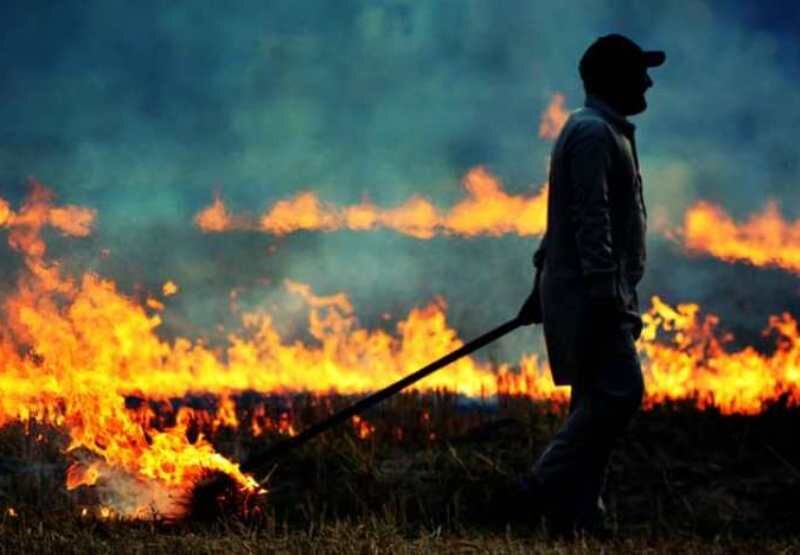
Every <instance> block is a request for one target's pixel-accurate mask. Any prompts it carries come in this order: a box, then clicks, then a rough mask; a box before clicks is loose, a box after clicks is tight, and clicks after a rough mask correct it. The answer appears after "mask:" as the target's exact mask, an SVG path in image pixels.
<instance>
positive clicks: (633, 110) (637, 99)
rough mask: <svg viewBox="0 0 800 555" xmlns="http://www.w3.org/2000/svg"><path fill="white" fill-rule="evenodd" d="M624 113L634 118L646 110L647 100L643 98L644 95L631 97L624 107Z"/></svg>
mask: <svg viewBox="0 0 800 555" xmlns="http://www.w3.org/2000/svg"><path fill="white" fill-rule="evenodd" d="M626 108H627V109H626V110H625V111H626V112H627V114H626V115H628V116H634V115H636V114H641V113H642V112H644V111H645V110H646V109H647V100H646V99H645V98H644V93H642V94H640V95H637V96H632V97H631V98H630V99H629V101H628V103H627V106H626Z"/></svg>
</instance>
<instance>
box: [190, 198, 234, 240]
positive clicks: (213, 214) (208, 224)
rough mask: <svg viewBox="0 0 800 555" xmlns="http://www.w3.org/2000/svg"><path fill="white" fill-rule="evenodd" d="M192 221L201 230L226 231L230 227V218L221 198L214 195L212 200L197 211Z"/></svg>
mask: <svg viewBox="0 0 800 555" xmlns="http://www.w3.org/2000/svg"><path fill="white" fill-rule="evenodd" d="M194 221H195V223H196V224H197V227H199V228H200V229H202V230H203V231H209V232H211V231H227V230H229V229H231V227H232V224H233V222H232V218H231V216H230V214H229V213H228V210H227V209H226V208H225V204H223V202H222V199H221V198H219V196H218V195H215V196H214V202H212V203H211V204H210V205H209V206H207V207H206V208H204V209H203V210H201V211H200V212H198V213H197V214H196V215H195V217H194Z"/></svg>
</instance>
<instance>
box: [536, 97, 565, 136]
mask: <svg viewBox="0 0 800 555" xmlns="http://www.w3.org/2000/svg"><path fill="white" fill-rule="evenodd" d="M566 100H567V99H566V97H565V96H564V95H563V94H561V93H556V94H554V95H553V98H552V99H551V100H550V104H548V105H547V108H546V109H545V111H544V112H543V113H542V116H541V118H540V119H539V137H540V138H542V139H549V140H555V139H556V138H557V137H558V134H559V133H561V129H562V128H563V127H564V124H565V123H567V118H569V110H567V108H566Z"/></svg>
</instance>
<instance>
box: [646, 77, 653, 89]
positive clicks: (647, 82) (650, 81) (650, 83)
mask: <svg viewBox="0 0 800 555" xmlns="http://www.w3.org/2000/svg"><path fill="white" fill-rule="evenodd" d="M644 86H645V88H646V89H649V88H650V87H652V86H653V80H652V79H650V76H649V75H647V74H645V76H644Z"/></svg>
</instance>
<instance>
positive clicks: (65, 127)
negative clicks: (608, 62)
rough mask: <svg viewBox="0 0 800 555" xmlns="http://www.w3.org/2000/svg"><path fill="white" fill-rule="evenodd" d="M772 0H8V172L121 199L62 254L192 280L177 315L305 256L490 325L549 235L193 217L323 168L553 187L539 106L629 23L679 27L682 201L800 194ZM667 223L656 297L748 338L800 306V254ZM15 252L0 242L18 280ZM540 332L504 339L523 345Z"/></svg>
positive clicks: (671, 135)
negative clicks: (238, 225) (697, 254)
mask: <svg viewBox="0 0 800 555" xmlns="http://www.w3.org/2000/svg"><path fill="white" fill-rule="evenodd" d="M761 4H764V3H763V2H756V1H755V0H748V1H737V2H720V1H695V0H676V1H670V2H668V3H666V2H664V3H654V2H647V3H646V2H636V1H633V0H631V1H627V2H625V1H620V0H613V1H607V2H598V1H593V2H544V1H542V2H533V1H521V0H513V1H512V0H505V1H503V2H497V1H490V0H486V1H469V0H439V1H422V0H417V1H413V0H372V1H366V0H363V1H355V0H330V1H322V0H316V1H307V2H300V1H289V0H285V1H265V0H258V1H247V2H246V1H235V2H225V3H221V2H212V1H200V0H193V1H166V0H164V1H158V2H157V1H153V0H139V1H137V2H122V1H116V0H82V1H78V0H76V1H71V2H50V1H48V2H45V1H17V2H3V4H2V7H0V45H1V46H0V68H1V70H2V71H1V73H0V196H1V197H3V198H6V199H8V200H10V201H12V203H14V204H15V205H16V203H18V202H19V200H21V199H22V198H23V196H24V194H25V190H26V182H27V179H28V177H29V176H34V177H36V178H37V179H39V180H40V181H42V182H43V183H45V184H46V185H48V186H49V187H51V188H52V189H54V190H55V191H57V194H58V199H59V202H61V203H74V204H81V205H86V206H91V207H94V208H96V209H97V210H98V225H97V230H96V232H95V234H94V235H93V237H91V238H89V239H65V240H61V239H58V238H55V237H54V238H53V241H54V244H53V248H54V250H55V253H56V254H58V255H60V256H64V257H66V258H67V259H68V260H70V263H71V264H72V265H73V266H74V267H75V268H79V269H81V270H84V269H91V270H94V271H98V272H100V273H102V274H103V275H106V276H110V277H113V278H115V279H116V280H117V281H118V282H119V283H120V286H121V287H122V288H123V290H124V291H126V292H129V293H134V294H142V293H137V292H142V291H148V290H149V291H158V289H159V288H160V285H161V283H163V282H164V281H165V280H166V279H173V280H175V281H176V282H177V283H178V284H179V286H180V287H181V292H180V293H179V294H178V295H177V296H175V297H172V298H170V299H169V301H168V303H167V304H168V311H167V325H166V327H165V330H164V332H165V333H166V334H171V333H180V334H184V335H190V336H195V335H212V334H213V333H214V328H215V325H216V324H218V323H225V324H231V322H232V317H231V316H230V314H229V309H228V294H229V292H230V291H231V290H232V289H234V288H236V289H237V290H239V291H240V292H241V304H242V305H244V306H246V307H265V308H269V306H270V304H271V303H272V302H273V301H274V300H275V299H278V298H281V297H282V296H283V293H282V291H281V283H282V280H283V279H285V278H290V279H294V280H298V281H303V282H307V283H310V284H311V285H312V286H313V288H314V289H315V291H317V292H319V293H323V294H324V293H332V292H335V291H346V292H347V293H349V294H350V295H351V296H352V297H353V299H354V301H355V305H356V309H357V312H358V313H359V315H360V317H361V321H362V322H363V323H365V324H366V325H370V326H377V325H386V324H385V323H383V322H382V320H381V319H380V315H381V314H383V313H386V312H388V313H391V314H392V316H394V317H400V316H403V315H405V314H406V313H407V311H408V310H409V309H410V308H411V307H413V306H420V305H422V304H425V303H427V302H428V301H430V300H431V299H432V298H433V297H435V296H441V297H444V298H446V299H447V302H448V305H449V317H450V320H451V322H452V323H453V325H455V326H456V327H457V328H458V330H459V331H460V332H461V333H462V334H463V335H465V336H470V335H474V334H476V333H479V332H481V331H482V330H483V329H485V328H489V327H491V326H494V325H495V324H497V323H499V322H500V321H503V320H505V319H506V318H508V317H510V316H511V315H513V314H515V313H516V311H517V309H518V306H519V304H520V303H521V301H522V300H523V298H524V297H525V295H526V294H527V291H528V289H529V287H530V280H531V266H530V253H531V252H532V250H533V249H534V248H535V246H536V244H537V243H538V239H532V238H519V237H511V236H509V237H503V238H494V239H489V238H485V239H459V238H438V239H434V240H431V241H420V240H416V239H413V238H408V237H405V236H402V235H399V234H395V233H391V232H376V233H350V232H339V233H300V234H296V235H292V236H289V237H285V238H282V239H278V238H274V237H270V236H268V235H263V234H258V233H251V232H237V233H227V234H221V235H204V234H202V233H200V232H199V230H197V229H196V228H195V227H194V226H193V225H192V216H193V215H194V214H195V213H196V212H197V211H198V210H200V209H201V208H203V207H204V206H206V205H207V204H208V203H209V202H210V201H211V199H212V197H213V194H214V192H218V193H220V194H221V195H222V196H223V198H224V199H225V201H226V203H227V205H228V206H229V208H231V209H232V210H233V211H236V212H241V211H249V212H251V213H258V212H261V211H263V209H264V208H266V207H267V206H268V205H270V204H271V203H273V202H274V201H275V200H278V199H280V198H284V197H286V196H288V195H291V194H293V193H294V192H296V191H298V190H301V189H310V190H314V191H316V192H318V193H319V195H320V196H321V197H322V198H323V199H325V200H328V201H333V202H339V203H350V202H358V201H359V200H361V198H362V197H363V196H364V195H368V196H369V198H370V199H372V200H373V201H374V202H376V203H377V204H379V205H387V206H389V205H392V204H395V203H399V202H401V201H403V200H405V199H406V198H407V197H408V196H409V195H410V194H411V193H422V194H424V195H426V196H428V197H430V198H431V199H432V200H433V201H434V202H436V203H437V204H439V205H441V206H443V207H444V206H447V205H449V204H450V203H452V202H454V201H455V200H457V199H458V198H460V195H461V189H460V180H461V178H462V177H463V175H464V174H465V173H466V172H467V171H468V170H469V169H470V168H471V167H473V166H475V165H479V164H480V165H485V166H487V167H488V168H489V170H490V171H491V172H492V173H494V174H495V175H497V176H499V177H500V178H501V179H502V180H503V183H504V185H505V187H506V189H507V190H509V191H511V192H514V193H523V192H524V193H532V192H533V191H535V190H537V189H538V187H539V185H540V184H541V183H542V182H543V181H545V179H546V177H547V176H546V160H547V156H548V153H549V150H550V147H551V144H550V143H549V142H548V141H545V140H542V139H539V138H538V137H537V127H538V120H539V114H540V113H541V111H542V110H543V109H544V108H545V107H546V105H547V103H548V102H549V100H550V98H551V96H552V94H553V93H554V92H557V91H560V92H563V93H565V94H566V97H567V104H568V105H569V107H570V108H575V107H578V106H580V105H581V103H582V101H583V93H582V90H581V88H580V82H579V79H578V75H577V69H576V66H577V60H578V58H579V57H580V55H581V53H582V52H583V50H584V49H585V48H586V46H587V45H588V44H589V43H590V42H591V41H592V40H593V39H594V38H595V37H597V36H598V35H600V34H605V33H608V32H622V33H625V34H628V35H629V36H631V37H632V38H634V39H635V40H637V41H638V42H640V44H642V45H643V46H644V47H646V48H659V49H664V50H666V51H667V64H666V65H665V66H663V67H661V68H657V69H654V70H652V71H651V76H652V78H653V80H654V81H655V86H654V88H653V89H651V91H650V92H649V93H648V99H649V103H650V109H649V110H648V111H647V112H646V113H645V114H643V115H641V116H639V117H637V118H635V120H634V121H635V123H636V124H637V126H638V131H637V134H638V141H639V151H640V157H641V163H642V167H643V174H644V177H645V189H646V191H645V194H646V200H647V203H648V208H649V212H650V215H651V218H653V217H656V216H657V217H659V218H669V219H670V220H671V221H672V222H673V223H675V224H677V223H679V222H680V215H681V214H682V212H683V210H684V209H685V207H686V206H688V205H689V204H690V203H691V202H692V201H693V200H696V199H700V198H703V199H707V200H711V201H714V202H716V203H719V204H721V205H723V206H724V207H725V208H726V209H727V210H729V211H730V212H732V213H733V214H734V215H735V216H736V217H744V216H746V215H747V214H749V213H751V212H753V211H755V210H759V209H761V208H762V207H763V205H764V203H765V201H766V200H767V199H769V198H773V199H777V200H778V201H779V203H780V206H781V209H782V211H783V214H784V216H786V217H788V218H797V217H799V216H800V192H798V184H799V183H800V180H798V174H799V173H800V166H799V165H798V154H800V147H798V141H797V139H798V136H797V135H798V130H799V129H800V102H798V93H797V86H798V82H799V81H798V80H799V79H800V76H799V75H798V70H799V69H800V49H798V39H797V35H796V30H797V29H798V28H800V7H798V6H797V5H795V4H791V3H790V4H788V5H779V3H777V2H773V3H770V5H772V6H774V7H772V8H765V7H763V6H761ZM650 242H651V244H650V266H649V268H648V274H647V275H646V277H645V280H644V282H643V284H642V293H643V294H642V297H643V299H647V298H649V296H650V295H651V294H653V293H656V292H657V293H659V294H661V295H662V296H664V297H665V298H666V299H667V300H668V301H670V302H679V301H696V302H700V303H702V304H703V306H704V307H705V308H707V309H708V310H710V311H713V312H717V313H719V314H720V315H721V316H722V318H723V324H724V325H725V326H726V327H728V328H729V329H732V330H733V331H734V332H735V333H736V334H737V335H739V336H740V337H742V338H744V339H745V340H748V341H749V340H753V341H756V340H757V339H758V332H759V330H761V329H762V328H763V327H764V325H765V324H766V320H767V317H768V315H769V314H772V313H776V312H778V311H781V310H790V311H792V312H793V313H794V314H795V315H800V286H798V281H797V278H796V276H792V275H789V274H786V273H784V272H781V271H778V270H756V269H753V268H749V267H746V266H743V265H730V264H725V263H722V262H717V261H713V260H705V259H697V258H688V257H686V256H685V255H683V254H682V253H681V252H680V250H679V249H678V248H677V247H676V246H674V245H671V244H669V243H667V242H665V241H664V240H663V239H661V238H659V237H658V236H657V235H655V234H651V240H650ZM102 249H110V254H109V255H108V256H105V257H103V256H101V254H100V253H101V250H102ZM15 260H16V255H15V254H13V253H11V252H10V251H9V250H8V248H7V247H5V245H3V246H2V247H0V268H2V269H3V287H4V289H7V288H8V287H9V285H10V284H13V280H14V271H13V268H14V267H15V264H16V262H15ZM645 304H646V303H645ZM283 324H284V323H282V325H283ZM290 324H292V322H290V321H289V320H286V322H285V325H286V327H287V329H290V328H291V327H292V325H295V324H297V322H294V323H293V324H292V325H290ZM539 333H540V332H539V330H533V331H527V332H525V333H517V334H516V335H515V336H514V337H512V338H509V339H508V340H504V341H503V342H502V344H498V345H496V346H494V347H493V348H492V349H490V353H491V354H492V355H493V356H495V357H498V358H500V359H504V360H511V359H513V358H516V357H517V356H518V354H519V352H520V351H522V350H531V349H533V348H539V347H540V344H539V341H540V338H539Z"/></svg>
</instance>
